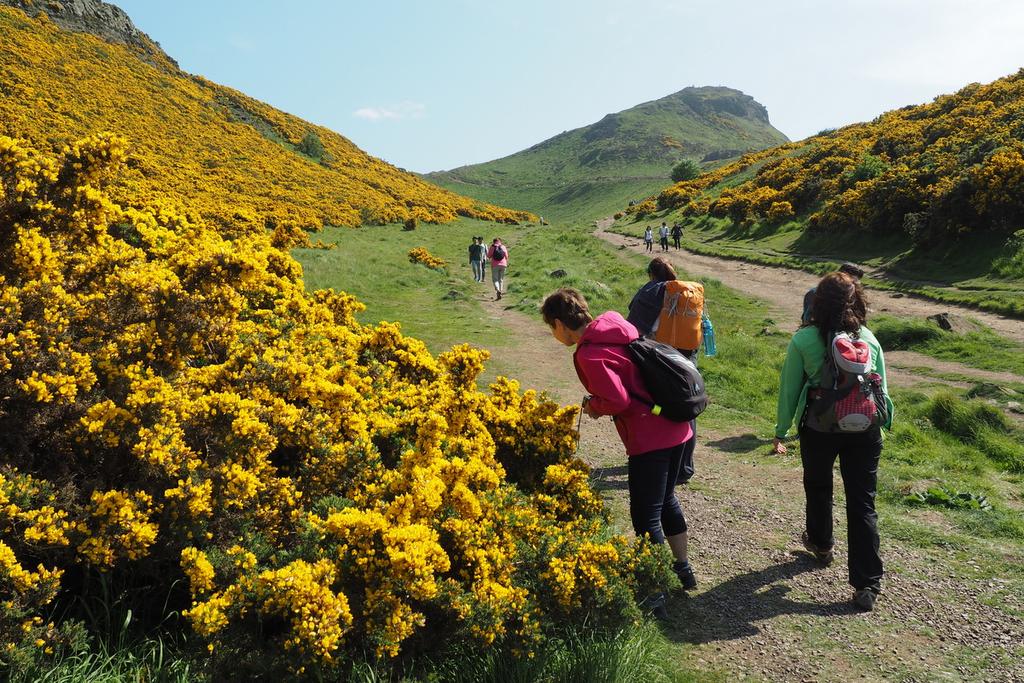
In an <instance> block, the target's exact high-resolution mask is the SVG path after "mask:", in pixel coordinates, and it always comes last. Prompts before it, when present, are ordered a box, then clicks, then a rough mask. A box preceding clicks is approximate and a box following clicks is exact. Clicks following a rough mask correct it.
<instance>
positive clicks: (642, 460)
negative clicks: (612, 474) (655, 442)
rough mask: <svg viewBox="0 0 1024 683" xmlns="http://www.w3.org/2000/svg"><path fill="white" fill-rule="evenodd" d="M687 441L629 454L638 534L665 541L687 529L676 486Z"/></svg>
mask: <svg viewBox="0 0 1024 683" xmlns="http://www.w3.org/2000/svg"><path fill="white" fill-rule="evenodd" d="M687 443H688V441H684V442H683V443H680V444H678V445H676V446H672V447H670V448H662V449H660V450H656V451H648V452H647V453H640V454H639V455H633V456H630V457H629V460H628V462H629V466H628V471H629V516H630V518H631V519H632V521H633V531H634V532H635V533H636V535H637V536H642V535H644V534H647V535H648V536H650V537H651V540H652V541H654V542H655V543H664V542H665V537H666V536H678V535H679V534H681V533H684V532H685V531H686V517H685V516H683V508H682V507H680V506H679V500H678V499H677V498H676V491H675V486H676V478H677V477H678V476H679V468H680V463H681V462H682V457H683V450H684V448H685V447H686V444H687Z"/></svg>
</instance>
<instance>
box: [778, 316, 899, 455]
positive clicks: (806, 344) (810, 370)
mask: <svg viewBox="0 0 1024 683" xmlns="http://www.w3.org/2000/svg"><path fill="white" fill-rule="evenodd" d="M858 336H859V337H860V338H861V339H863V340H864V341H866V342H867V343H868V346H870V347H871V369H872V371H874V372H877V373H878V374H879V375H881V377H882V389H883V390H884V391H885V397H886V401H887V402H888V404H889V421H888V422H887V423H886V424H885V425H883V426H884V427H885V428H886V429H891V428H892V401H891V400H889V388H888V385H887V384H886V380H885V357H884V356H883V355H882V347H881V346H879V344H878V340H877V339H875V335H873V334H871V330H869V329H868V328H866V327H862V328H860V332H858ZM824 363H825V342H824V341H822V339H821V334H819V333H818V328H817V327H814V326H810V327H802V328H800V329H799V330H797V331H796V334H794V335H793V338H792V339H791V340H790V342H789V348H788V349H786V362H785V363H783V365H782V374H781V375H780V377H779V405H778V409H777V410H776V421H775V436H776V438H779V439H785V438H786V434H787V433H788V432H789V428H790V427H791V426H792V424H793V420H794V419H796V420H797V423H798V424H799V421H800V418H801V417H802V416H803V414H804V408H805V407H806V405H807V390H808V389H811V388H816V387H819V386H821V366H822V365H824Z"/></svg>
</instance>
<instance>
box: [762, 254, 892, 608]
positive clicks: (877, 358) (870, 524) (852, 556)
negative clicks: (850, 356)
mask: <svg viewBox="0 0 1024 683" xmlns="http://www.w3.org/2000/svg"><path fill="white" fill-rule="evenodd" d="M866 319H867V303H866V301H865V298H864V288H863V287H862V286H861V284H860V282H859V281H858V280H856V279H855V278H852V277H850V275H848V274H847V273H830V274H828V275H826V276H825V277H824V278H823V279H822V280H821V282H820V283H819V284H818V288H817V294H816V295H815V298H814V306H813V308H812V310H811V315H810V321H809V322H807V323H805V324H804V326H803V327H801V328H800V329H799V330H798V331H797V332H796V334H794V335H793V338H792V340H791V341H790V343H789V348H788V349H787V351H786V361H785V363H784V364H783V366H782V375H781V378H780V387H779V403H778V411H777V421H776V425H775V442H774V448H773V450H774V452H775V453H778V454H781V453H785V452H786V446H785V445H784V444H783V440H784V439H785V438H786V435H787V433H788V432H789V428H790V427H791V426H792V424H793V420H794V418H797V419H798V426H799V434H800V459H801V461H802V463H803V470H804V476H803V480H804V493H805V495H806V497H807V523H806V529H805V531H804V533H803V542H804V545H805V546H806V548H807V549H808V550H809V551H810V552H811V553H812V554H813V555H814V556H815V557H816V558H817V559H818V560H819V561H820V562H821V563H823V564H825V565H828V564H830V563H831V562H832V557H833V554H832V546H833V543H834V540H833V537H832V469H833V466H834V465H835V461H836V457H837V456H838V458H839V470H840V473H841V474H842V478H843V488H844V489H845V491H846V524H847V536H848V556H849V557H848V564H849V572H850V585H852V586H853V588H854V598H853V599H854V602H855V603H856V604H857V606H859V607H860V608H862V609H865V610H871V609H873V608H874V605H875V600H876V598H877V597H878V594H879V593H880V592H881V589H882V584H881V582H882V559H881V557H880V556H879V553H878V547H879V542H878V514H877V513H876V512H875V490H876V487H877V484H878V462H879V458H880V457H881V454H882V434H881V429H880V428H879V426H878V425H873V426H871V427H869V428H868V429H867V430H866V431H862V432H831V431H829V432H825V431H816V430H814V429H812V428H811V427H809V426H808V425H807V424H806V420H805V411H806V408H807V405H808V402H809V396H808V395H809V394H810V402H813V401H814V397H815V396H816V395H817V394H819V393H820V392H819V391H817V390H818V388H819V387H830V386H831V377H828V378H827V379H826V380H825V381H823V380H822V375H823V374H828V375H831V371H830V370H829V369H828V368H827V366H826V365H825V350H826V348H827V346H828V344H829V342H830V340H831V338H832V335H834V334H835V333H839V332H846V333H848V334H850V335H851V336H852V337H854V338H856V339H859V340H861V341H863V342H866V343H867V345H868V347H869V348H870V355H871V369H870V372H874V373H877V374H878V375H879V376H880V378H881V387H882V392H883V395H884V397H885V398H884V401H885V403H886V405H885V406H884V408H885V409H886V410H885V414H886V419H885V422H886V423H885V424H884V425H882V426H884V427H886V428H889V427H890V426H891V422H892V403H891V401H889V399H888V391H887V390H886V383H885V360H884V357H883V355H882V347H881V346H879V344H878V340H876V339H875V336H874V335H873V334H872V333H871V330H869V329H868V328H867V327H865V323H866Z"/></svg>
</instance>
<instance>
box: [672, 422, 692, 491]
mask: <svg viewBox="0 0 1024 683" xmlns="http://www.w3.org/2000/svg"><path fill="white" fill-rule="evenodd" d="M690 429H692V430H693V436H692V437H691V438H690V440H689V441H687V442H685V443H684V444H683V455H682V458H681V459H680V460H679V476H677V477H676V483H677V484H685V483H686V482H688V481H690V479H692V478H693V475H694V473H695V472H696V471H697V468H696V466H694V464H693V451H694V450H696V448H697V418H694V419H692V420H690Z"/></svg>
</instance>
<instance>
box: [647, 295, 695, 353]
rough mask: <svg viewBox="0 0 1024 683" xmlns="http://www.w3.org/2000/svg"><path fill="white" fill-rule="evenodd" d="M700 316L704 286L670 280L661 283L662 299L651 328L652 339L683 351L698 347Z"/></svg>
mask: <svg viewBox="0 0 1024 683" xmlns="http://www.w3.org/2000/svg"><path fill="white" fill-rule="evenodd" d="M703 313H704V285H702V284H701V283H699V282H684V281H682V280H671V281H669V282H666V283H665V298H664V299H663V301H662V304H661V313H660V314H659V315H658V322H657V324H656V325H655V326H654V339H655V341H659V342H661V343H663V344H668V345H669V346H674V347H676V348H677V349H682V350H684V351H693V350H695V349H697V348H699V347H700V340H701V330H700V322H701V316H702V315H703Z"/></svg>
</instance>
